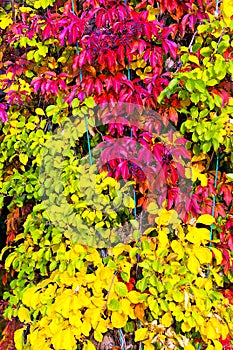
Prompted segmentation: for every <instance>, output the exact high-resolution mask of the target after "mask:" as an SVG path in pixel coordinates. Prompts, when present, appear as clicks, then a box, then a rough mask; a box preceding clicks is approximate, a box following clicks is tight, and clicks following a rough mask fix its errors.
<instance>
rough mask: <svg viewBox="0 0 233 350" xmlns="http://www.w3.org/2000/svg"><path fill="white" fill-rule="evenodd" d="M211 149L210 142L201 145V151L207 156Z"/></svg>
mask: <svg viewBox="0 0 233 350" xmlns="http://www.w3.org/2000/svg"><path fill="white" fill-rule="evenodd" d="M210 148H211V142H210V141H207V142H204V143H203V145H202V150H203V152H204V153H205V154H207V153H208V152H209V150H210Z"/></svg>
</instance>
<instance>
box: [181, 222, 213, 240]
mask: <svg viewBox="0 0 233 350" xmlns="http://www.w3.org/2000/svg"><path fill="white" fill-rule="evenodd" d="M188 231H189V232H188V234H187V235H186V236H185V238H186V239H187V241H189V242H191V243H194V244H201V243H207V241H209V240H210V231H209V230H207V229H206V228H197V227H193V226H189V227H188Z"/></svg>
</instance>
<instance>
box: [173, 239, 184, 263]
mask: <svg viewBox="0 0 233 350" xmlns="http://www.w3.org/2000/svg"><path fill="white" fill-rule="evenodd" d="M171 248H172V250H173V252H174V253H176V254H178V256H177V258H178V260H180V259H182V258H183V256H184V249H183V245H182V244H181V243H180V242H179V241H176V240H174V241H172V242H171Z"/></svg>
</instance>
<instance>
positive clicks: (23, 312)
mask: <svg viewBox="0 0 233 350" xmlns="http://www.w3.org/2000/svg"><path fill="white" fill-rule="evenodd" d="M18 318H19V320H20V321H21V322H23V323H29V322H31V317H30V313H29V310H28V309H27V308H26V307H24V306H20V308H19V311H18Z"/></svg>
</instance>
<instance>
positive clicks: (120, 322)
mask: <svg viewBox="0 0 233 350" xmlns="http://www.w3.org/2000/svg"><path fill="white" fill-rule="evenodd" d="M127 320H128V316H127V315H124V314H121V313H119V312H117V311H113V312H112V315H111V322H112V325H113V327H114V328H123V327H125V325H126V323H127Z"/></svg>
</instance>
